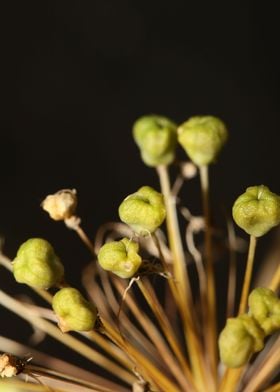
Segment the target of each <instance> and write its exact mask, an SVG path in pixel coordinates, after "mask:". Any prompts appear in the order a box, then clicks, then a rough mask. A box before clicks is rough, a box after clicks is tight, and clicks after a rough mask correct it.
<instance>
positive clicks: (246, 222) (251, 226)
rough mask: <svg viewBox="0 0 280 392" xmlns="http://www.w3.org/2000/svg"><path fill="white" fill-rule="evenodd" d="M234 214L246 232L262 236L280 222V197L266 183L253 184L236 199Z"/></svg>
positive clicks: (234, 217) (238, 223) (237, 222)
mask: <svg viewBox="0 0 280 392" xmlns="http://www.w3.org/2000/svg"><path fill="white" fill-rule="evenodd" d="M232 215H233V219H234V220H235V222H236V224H237V225H238V226H240V227H241V228H242V229H243V230H245V231H246V233H248V234H249V235H253V236H255V237H261V236H262V235H264V234H265V233H267V232H268V231H269V230H270V229H272V228H273V227H274V226H277V225H279V223H280V197H279V196H278V195H276V194H275V193H272V192H270V190H269V189H268V187H266V186H264V185H259V186H251V187H249V188H247V189H246V192H245V193H243V194H242V195H241V196H239V197H238V199H237V200H236V201H235V203H234V205H233V208H232Z"/></svg>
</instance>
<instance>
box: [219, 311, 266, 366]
mask: <svg viewBox="0 0 280 392" xmlns="http://www.w3.org/2000/svg"><path fill="white" fill-rule="evenodd" d="M263 346H264V332H263V330H262V329H261V328H260V327H259V326H258V324H257V323H256V321H255V320H254V318H253V317H251V316H249V315H247V314H243V315H241V316H238V317H236V318H229V319H228V320H227V323H226V326H225V328H224V329H223V330H222V332H221V334H220V337H219V350H220V357H221V361H222V363H223V364H224V365H226V366H228V367H230V368H238V367H240V366H243V365H245V364H246V363H247V362H248V361H249V359H250V357H251V355H252V354H254V353H256V352H258V351H260V350H262V348H263Z"/></svg>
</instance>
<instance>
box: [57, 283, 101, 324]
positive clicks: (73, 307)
mask: <svg viewBox="0 0 280 392" xmlns="http://www.w3.org/2000/svg"><path fill="white" fill-rule="evenodd" d="M52 307H53V310H54V312H55V314H56V316H57V318H58V326H59V328H60V329H61V331H62V332H68V331H84V332H85V331H91V330H92V329H93V328H94V325H95V322H96V318H97V310H96V308H95V306H94V305H93V304H91V303H90V302H88V301H87V300H86V299H85V298H84V297H83V296H82V294H81V293H80V292H79V291H78V290H77V289H74V288H72V287H66V288H63V289H61V290H59V291H58V292H57V293H56V294H55V295H54V297H53V301H52Z"/></svg>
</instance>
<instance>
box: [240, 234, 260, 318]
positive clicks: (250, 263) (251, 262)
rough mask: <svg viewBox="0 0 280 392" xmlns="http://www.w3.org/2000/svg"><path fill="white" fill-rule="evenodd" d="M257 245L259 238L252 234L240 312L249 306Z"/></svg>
mask: <svg viewBox="0 0 280 392" xmlns="http://www.w3.org/2000/svg"><path fill="white" fill-rule="evenodd" d="M256 245H257V238H256V237H254V236H253V235H251V236H250V244H249V250H248V257H247V264H246V271H245V277H244V282H243V288H242V294H241V300H240V305H239V311H238V314H242V313H244V312H245V311H246V308H247V300H248V294H249V289H250V283H251V278H252V272H253V265H254V258H255V251H256Z"/></svg>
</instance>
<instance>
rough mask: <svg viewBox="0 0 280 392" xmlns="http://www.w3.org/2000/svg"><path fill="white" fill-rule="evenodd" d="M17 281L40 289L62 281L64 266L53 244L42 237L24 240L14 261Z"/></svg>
mask: <svg viewBox="0 0 280 392" xmlns="http://www.w3.org/2000/svg"><path fill="white" fill-rule="evenodd" d="M13 273H14V277H15V279H16V281H17V282H19V283H25V284H27V285H28V286H31V287H36V288H40V289H48V288H49V287H52V286H54V285H56V284H58V283H60V282H61V280H62V278H63V275H64V267H63V265H62V264H61V262H60V259H59V258H58V256H57V255H56V254H55V251H54V249H53V247H52V246H51V244H50V243H49V242H48V241H46V240H44V239H42V238H31V239H29V240H27V241H26V242H24V243H23V244H22V245H21V246H20V248H19V250H18V252H17V256H16V258H15V259H14V261H13Z"/></svg>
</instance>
